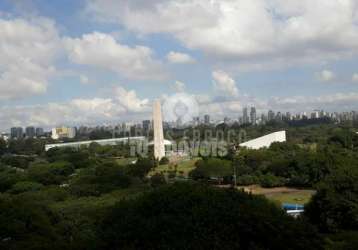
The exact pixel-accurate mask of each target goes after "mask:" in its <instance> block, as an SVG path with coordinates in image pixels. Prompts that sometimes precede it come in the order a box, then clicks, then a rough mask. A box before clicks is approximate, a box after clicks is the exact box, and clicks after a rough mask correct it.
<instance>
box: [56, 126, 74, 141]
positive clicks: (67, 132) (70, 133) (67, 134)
mask: <svg viewBox="0 0 358 250" xmlns="http://www.w3.org/2000/svg"><path fill="white" fill-rule="evenodd" d="M75 136H76V128H68V127H60V128H53V129H52V136H51V137H52V139H54V140H58V139H62V138H69V139H73V138H75Z"/></svg>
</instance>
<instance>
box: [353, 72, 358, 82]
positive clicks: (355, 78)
mask: <svg viewBox="0 0 358 250" xmlns="http://www.w3.org/2000/svg"><path fill="white" fill-rule="evenodd" d="M352 81H353V82H358V73H354V74H353V76H352Z"/></svg>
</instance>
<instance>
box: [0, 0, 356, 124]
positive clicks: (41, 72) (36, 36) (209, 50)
mask: <svg viewBox="0 0 358 250" xmlns="http://www.w3.org/2000/svg"><path fill="white" fill-rule="evenodd" d="M317 3H318V4H319V6H320V8H316V7H315V6H316V5H315V4H313V3H312V2H311V1H290V2H287V1H283V0H253V1H242V0H236V1H218V0H214V1H205V0H193V1H184V0H168V1H163V0H156V1H144V0H137V1H126V0H118V1H114V0H107V1H100V0H79V1H70V0H64V1H59V2H51V3H50V2H48V1H44V0H31V1H26V4H25V2H23V1H10V0H5V1H1V3H0V30H1V32H2V33H1V36H0V56H1V57H0V88H1V91H0V131H3V130H6V131H7V130H9V129H10V128H11V127H20V126H21V127H24V128H25V127H27V126H35V127H38V126H41V127H44V128H51V127H55V126H59V125H67V126H79V125H81V124H105V123H115V122H117V121H141V120H145V119H149V118H150V114H151V107H152V104H153V100H155V99H157V98H160V99H161V101H162V102H165V101H166V100H168V99H170V98H171V97H172V96H173V95H175V94H177V93H180V94H181V95H182V96H189V97H191V98H194V99H195V100H196V102H197V103H198V111H199V114H200V116H204V115H205V114H210V116H211V118H212V119H224V118H225V117H226V116H227V117H236V118H238V116H239V114H240V113H241V112H242V109H243V108H244V107H245V106H248V107H251V106H254V107H255V109H256V112H255V113H256V114H257V117H258V115H259V114H261V113H267V112H268V111H269V110H276V111H281V112H283V113H286V112H291V113H299V112H309V113H310V112H312V111H313V110H316V109H319V110H320V109H324V110H326V111H329V112H343V111H346V112H350V111H353V110H358V69H357V68H356V65H358V60H357V57H356V56H357V54H358V45H357V44H358V24H357V23H358V4H357V3H356V1H354V0H344V1H335V0H328V1H327V0H317V1H316V4H317ZM243 9H245V11H242V10H243ZM165 13H167V14H165ZM134 16H135V17H136V18H135V19H134V18H133V17H134ZM64 17H66V18H64ZM317 17H319V18H317ZM153 24H156V25H153ZM247 27H250V28H247ZM256 30H262V32H260V33H259V34H258V33H257V32H255V31H256ZM250 115H251V110H248V117H250ZM252 115H254V112H252ZM216 117H217V118H216Z"/></svg>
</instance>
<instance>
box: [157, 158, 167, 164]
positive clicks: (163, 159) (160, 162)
mask: <svg viewBox="0 0 358 250" xmlns="http://www.w3.org/2000/svg"><path fill="white" fill-rule="evenodd" d="M168 163H169V159H168V158H167V157H163V158H162V159H161V160H160V161H159V165H165V164H168Z"/></svg>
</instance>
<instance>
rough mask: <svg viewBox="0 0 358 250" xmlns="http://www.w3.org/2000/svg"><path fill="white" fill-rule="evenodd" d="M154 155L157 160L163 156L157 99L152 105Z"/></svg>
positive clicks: (162, 139)
mask: <svg viewBox="0 0 358 250" xmlns="http://www.w3.org/2000/svg"><path fill="white" fill-rule="evenodd" d="M153 128H154V157H155V158H156V159H158V160H159V161H160V160H161V159H162V158H163V157H165V145H164V132H163V120H162V109H161V105H160V101H159V100H155V101H154V105H153Z"/></svg>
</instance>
